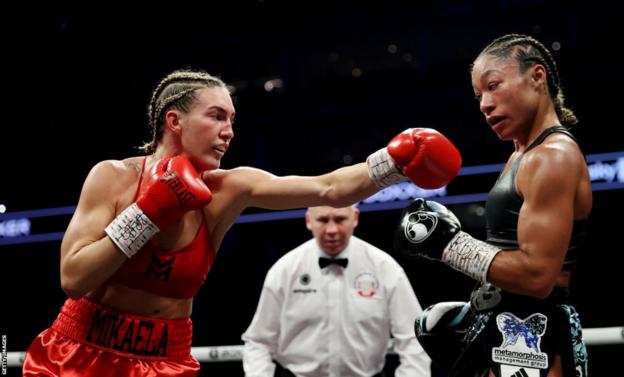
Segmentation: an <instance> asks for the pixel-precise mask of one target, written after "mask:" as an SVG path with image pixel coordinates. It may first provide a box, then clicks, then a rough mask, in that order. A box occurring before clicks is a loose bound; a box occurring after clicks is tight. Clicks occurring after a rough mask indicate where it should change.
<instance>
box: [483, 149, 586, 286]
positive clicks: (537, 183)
mask: <svg viewBox="0 0 624 377" xmlns="http://www.w3.org/2000/svg"><path fill="white" fill-rule="evenodd" d="M583 169H586V165H585V162H584V160H583V158H582V155H579V151H578V147H577V146H576V145H575V144H572V143H571V142H570V141H569V140H567V138H566V139H564V142H562V143H556V145H553V142H552V141H551V142H547V143H544V144H542V145H540V146H538V147H536V148H535V150H534V151H532V152H531V153H529V154H527V155H526V156H525V157H524V159H523V161H522V164H521V165H520V168H519V170H518V175H517V176H516V186H517V187H518V191H519V193H520V195H521V196H522V197H523V199H524V203H523V205H522V207H521V209H520V215H519V219H518V244H519V250H514V251H511V252H503V253H500V255H499V256H498V257H497V258H496V259H495V260H494V262H493V263H492V266H491V269H490V275H489V278H488V280H489V281H490V282H491V283H493V284H494V285H496V286H497V287H499V288H502V289H504V290H506V291H509V292H513V293H518V294H523V295H530V296H534V297H539V298H544V297H547V296H548V295H549V294H550V292H551V291H552V289H553V287H554V286H555V283H556V281H557V278H558V276H559V275H560V273H561V266H562V263H563V260H564V258H565V255H566V252H567V248H568V244H569V240H570V237H571V234H572V225H573V221H574V200H575V197H576V195H577V190H578V187H579V180H580V179H581V175H582V170H583ZM587 189H589V188H587Z"/></svg>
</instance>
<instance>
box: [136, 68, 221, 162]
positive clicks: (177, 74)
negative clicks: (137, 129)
mask: <svg viewBox="0 0 624 377" xmlns="http://www.w3.org/2000/svg"><path fill="white" fill-rule="evenodd" d="M225 86H226V85H225V83H224V82H223V81H222V80H221V79H219V78H217V77H215V76H212V75H210V74H208V73H206V72H202V71H192V70H177V71H174V72H172V73H170V74H169V75H167V76H166V77H165V78H164V79H162V81H160V83H159V84H158V85H157V86H156V89H154V91H153V92H152V98H151V100H150V103H149V105H148V107H147V117H148V120H149V126H150V129H151V131H152V140H151V141H150V142H148V143H145V144H143V145H142V146H141V147H140V148H139V149H141V150H142V151H144V152H145V153H147V154H149V153H153V152H154V151H155V150H156V146H157V145H158V143H159V142H160V140H161V138H162V135H163V126H162V125H163V124H164V114H165V113H166V112H167V110H169V109H170V108H176V109H178V110H180V111H182V112H188V111H190V109H191V107H192V105H193V104H194V103H195V101H196V100H197V97H196V96H195V91H196V90H198V89H202V88H212V87H225Z"/></svg>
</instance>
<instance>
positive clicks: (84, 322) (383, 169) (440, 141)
mask: <svg viewBox="0 0 624 377" xmlns="http://www.w3.org/2000/svg"><path fill="white" fill-rule="evenodd" d="M234 113H235V111H234V105H233V103H232V99H231V97H230V93H229V92H228V90H227V88H226V86H225V84H224V83H223V82H222V81H221V80H220V79H218V78H215V77H213V76H211V75H209V74H207V73H203V72H195V71H176V72H173V73H171V74H170V75H168V76H167V77H165V78H164V79H163V80H162V81H161V83H160V84H159V85H158V87H157V88H156V89H155V90H154V92H153V96H152V100H151V102H150V105H149V118H150V123H151V126H152V131H153V140H152V141H151V143H149V144H147V145H146V146H145V151H146V152H147V154H146V156H139V157H130V158H127V159H124V160H121V161H103V162H100V163H98V164H97V165H96V166H95V167H93V169H92V170H91V172H90V173H89V175H88V177H87V179H86V181H85V182H84V187H83V189H82V193H81V197H80V200H79V203H78V207H77V209H76V212H75V213H74V216H73V218H72V220H71V222H70V224H69V227H68V229H67V231H66V233H65V237H64V239H63V243H62V246H61V285H62V287H63V289H64V290H65V292H66V293H67V295H68V296H69V299H68V300H67V301H66V303H65V305H64V306H63V308H62V309H61V312H60V314H59V315H58V318H57V319H56V321H55V322H54V324H53V325H52V327H51V328H49V329H47V330H45V331H44V332H43V333H41V334H40V335H39V336H38V337H37V338H36V339H35V340H34V341H33V343H32V345H31V346H30V348H29V350H28V353H27V355H26V360H25V361H24V375H25V376H34V375H37V376H40V375H46V376H61V375H62V376H64V377H67V376H86V375H93V376H99V377H101V376H156V375H158V376H194V375H196V374H197V371H198V370H199V363H198V362H197V360H195V359H194V358H193V357H192V356H191V353H190V351H191V335H192V327H191V320H190V318H189V316H190V314H191V306H192V301H193V296H194V295H195V294H196V293H197V291H198V289H199V288H200V286H201V285H202V284H203V282H204V280H205V279H206V275H207V274H208V271H209V270H210V267H211V265H212V262H213V260H214V257H215V254H216V251H217V250H218V249H219V245H220V244H221V241H222V240H223V237H224V236H225V233H226V232H227V230H228V229H229V228H230V227H231V226H232V224H234V222H235V220H236V218H237V217H238V216H239V214H240V213H241V212H242V211H243V210H244V209H245V208H247V207H252V206H253V207H261V208H267V209H285V208H301V207H307V206H319V205H331V206H335V207H345V206H348V205H350V204H352V203H354V202H356V201H358V200H361V199H364V198H366V197H368V196H369V195H371V194H373V193H374V192H376V191H378V190H379V189H381V188H383V187H386V186H388V185H391V184H393V183H395V182H398V181H400V180H404V179H407V178H406V177H408V178H409V179H412V180H413V181H414V182H415V183H417V184H418V185H420V186H422V187H439V186H442V185H444V184H446V183H448V182H449V181H450V180H451V179H452V178H453V177H454V176H455V175H456V174H457V172H458V170H459V167H460V164H461V159H460V155H459V152H458V151H457V149H456V148H455V147H454V146H453V145H452V144H451V142H449V141H448V140H447V139H446V138H445V137H444V136H443V135H441V134H440V133H438V132H436V131H434V130H431V129H411V130H408V131H405V132H403V133H401V134H399V135H398V136H397V137H395V138H394V139H393V140H392V141H391V143H390V144H389V145H388V147H387V148H383V149H381V150H379V151H377V152H375V153H373V154H372V155H371V156H370V157H369V159H368V163H360V164H356V165H353V166H348V167H344V168H341V169H338V170H336V171H333V172H331V173H328V174H325V175H321V176H316V177H302V176H287V177H276V176H274V175H272V174H269V173H267V172H265V171H262V170H259V169H253V168H249V167H240V168H236V169H231V170H222V169H219V164H220V161H221V158H222V157H223V155H224V154H225V153H226V151H227V149H228V147H229V145H230V143H231V142H232V139H233V138H234V130H233V128H232V123H233V121H234Z"/></svg>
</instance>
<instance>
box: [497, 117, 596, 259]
mask: <svg viewBox="0 0 624 377" xmlns="http://www.w3.org/2000/svg"><path fill="white" fill-rule="evenodd" d="M555 132H559V133H562V134H564V135H567V136H569V137H570V138H572V140H574V141H575V142H576V143H577V144H578V141H577V140H576V139H575V138H574V136H572V134H571V133H570V131H568V130H567V129H566V128H565V127H563V126H553V127H550V128H548V129H546V130H544V132H542V133H541V134H540V135H539V136H538V137H537V139H535V141H534V142H533V143H531V145H529V147H528V148H527V149H526V151H524V153H522V154H521V155H520V156H519V157H518V158H516V160H515V161H514V162H512V164H511V166H510V167H509V169H507V171H506V172H504V173H503V174H501V175H500V176H499V177H498V180H497V181H496V183H495V184H494V187H492V189H491V190H490V192H489V193H488V198H487V202H486V204H485V217H486V224H487V225H486V228H487V242H488V243H489V244H492V245H494V246H497V247H500V248H501V249H503V250H513V249H518V233H517V229H518V216H519V214H520V207H522V203H523V202H524V200H523V199H522V198H521V197H520V195H519V194H518V193H517V192H516V186H515V181H516V174H517V172H518V166H519V165H520V161H521V160H522V157H524V154H525V153H526V152H528V151H530V150H531V149H533V148H535V147H536V146H538V145H540V144H541V143H542V142H543V141H544V139H546V137H548V136H549V135H551V134H552V133H555ZM586 225H587V220H586V219H582V220H575V221H574V225H573V228H572V237H571V239H570V245H569V246H568V252H567V254H566V257H565V260H564V263H563V268H562V269H563V270H564V271H571V270H573V269H574V267H575V266H576V260H577V258H578V254H579V250H580V249H581V246H582V244H583V240H584V239H585V229H586Z"/></svg>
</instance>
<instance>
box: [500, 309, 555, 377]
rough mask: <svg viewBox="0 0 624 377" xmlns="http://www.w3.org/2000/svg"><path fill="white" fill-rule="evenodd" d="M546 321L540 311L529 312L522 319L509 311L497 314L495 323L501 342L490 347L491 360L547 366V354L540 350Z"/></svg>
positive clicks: (534, 366) (538, 366)
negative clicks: (498, 345) (529, 313)
mask: <svg viewBox="0 0 624 377" xmlns="http://www.w3.org/2000/svg"><path fill="white" fill-rule="evenodd" d="M547 321H548V318H547V317H546V316H545V315H543V314H541V313H534V314H531V315H530V316H528V317H527V318H526V319H524V320H522V319H520V318H518V317H516V316H515V315H513V314H511V313H509V312H503V313H500V314H499V315H497V316H496V325H497V327H498V331H500V333H501V335H502V336H503V343H502V344H501V345H500V347H493V348H492V360H494V361H495V362H497V363H500V364H511V365H517V366H524V367H533V368H540V369H546V368H548V355H547V354H546V353H544V352H541V350H540V342H541V341H542V336H543V335H544V333H545V332H546V322H547Z"/></svg>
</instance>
